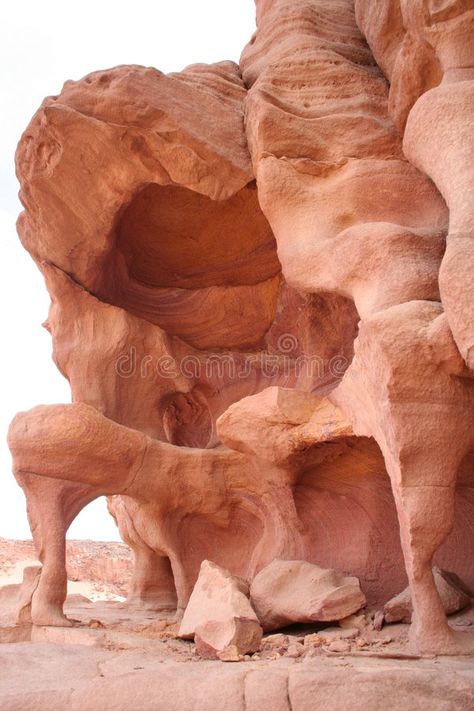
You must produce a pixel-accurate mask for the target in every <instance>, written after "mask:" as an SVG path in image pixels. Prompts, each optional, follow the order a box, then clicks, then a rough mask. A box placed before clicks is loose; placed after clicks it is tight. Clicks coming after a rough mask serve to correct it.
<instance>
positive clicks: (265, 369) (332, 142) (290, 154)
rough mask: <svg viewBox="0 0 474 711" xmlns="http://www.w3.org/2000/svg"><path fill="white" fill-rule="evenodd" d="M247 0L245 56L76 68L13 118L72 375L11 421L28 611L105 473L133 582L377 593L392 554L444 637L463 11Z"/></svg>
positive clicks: (466, 270)
mask: <svg viewBox="0 0 474 711" xmlns="http://www.w3.org/2000/svg"><path fill="white" fill-rule="evenodd" d="M256 6H257V7H256V9H257V32H256V33H255V35H254V36H253V38H252V39H251V41H250V43H249V44H248V45H247V47H246V48H245V49H244V51H243V54H242V57H241V60H240V66H237V65H236V64H234V63H232V62H222V63H219V64H215V65H209V66H207V65H194V66H192V67H189V68H187V69H185V70H184V71H183V72H180V73H179V74H170V75H164V74H162V73H161V72H159V71H157V70H155V69H146V68H143V67H137V66H130V67H128V66H122V67H118V68H115V69H111V70H107V71H102V72H96V73H94V74H91V75H89V76H87V77H85V78H84V79H82V80H80V81H78V82H67V83H66V84H65V85H64V87H63V90H62V91H61V93H60V94H59V95H58V96H57V97H49V98H47V99H45V101H44V102H43V104H42V106H41V107H40V109H39V110H38V112H37V113H36V114H35V116H34V117H33V119H32V121H31V123H30V125H29V127H28V128H27V130H26V131H25V133H24V134H23V137H22V139H21V141H20V145H19V148H18V152H17V171H18V176H19V179H20V183H21V192H20V196H21V199H22V201H23V205H24V208H25V209H24V212H23V213H22V215H21V216H20V220H19V233H20V237H21V240H22V242H23V244H24V246H25V248H26V249H27V250H28V251H29V252H30V254H31V256H32V258H33V259H34V260H35V262H36V263H37V265H38V267H39V268H40V269H41V271H42V272H43V274H44V277H45V280H46V285H47V288H48V290H49V293H50V295H51V309H50V313H49V317H48V321H47V328H48V329H49V330H50V332H51V336H52V340H53V357H54V360H55V363H56V365H57V366H58V368H59V369H60V370H61V372H62V373H63V374H64V375H65V376H66V377H67V378H68V380H69V382H70V384H71V392H72V400H73V404H71V405H56V406H40V407H38V408H35V409H33V410H31V411H30V412H28V413H20V414H19V415H18V416H17V417H16V418H15V420H14V421H13V423H12V425H11V429H10V434H9V442H10V447H11V451H12V455H13V460H14V473H15V476H16V478H17V480H18V483H19V484H20V485H21V486H22V487H23V489H24V491H25V494H26V498H27V502H28V513H29V517H30V523H31V528H32V532H33V536H34V540H35V544H36V547H37V550H38V554H39V557H40V560H41V562H42V565H43V567H42V572H41V576H40V580H39V584H38V587H37V589H36V591H35V594H34V596H33V599H32V607H31V616H32V619H33V622H36V624H49V625H64V624H67V620H66V619H65V617H64V614H63V610H62V607H63V603H64V599H65V595H66V567H65V533H66V530H67V528H68V526H69V525H70V523H71V521H72V520H73V519H74V517H75V516H76V515H77V514H78V513H79V511H80V510H81V509H82V508H83V507H84V506H86V505H87V504H88V503H89V502H90V501H91V500H93V499H94V498H95V497H97V496H100V495H107V496H109V497H110V498H109V508H110V511H111V513H112V515H113V516H114V517H115V519H116V521H117V525H118V527H119V530H120V533H121V535H122V537H123V539H124V540H125V541H126V542H127V543H129V545H130V546H131V547H132V548H133V550H134V553H135V568H134V574H133V578H132V581H131V586H130V593H129V604H130V605H135V606H143V607H146V608H148V609H151V610H153V609H155V610H160V609H169V608H170V607H177V608H178V610H179V611H180V613H182V611H183V610H184V609H185V608H186V606H187V604H188V601H189V598H190V595H191V592H192V590H193V587H194V584H195V582H196V580H197V578H198V575H199V570H200V566H201V564H202V561H203V560H206V559H210V560H213V561H215V562H216V564H218V565H220V566H222V567H223V568H225V569H227V570H229V571H230V572H231V573H232V574H233V575H237V576H241V577H243V578H245V579H247V580H249V581H252V580H253V579H254V578H255V576H256V575H257V574H258V573H259V571H261V570H262V569H263V568H265V566H267V565H269V564H270V563H271V562H272V561H273V560H275V559H283V560H301V561H307V562H308V563H314V564H317V565H319V566H321V567H324V568H331V569H335V570H350V571H351V572H352V573H353V574H354V575H355V576H357V577H358V578H359V579H360V581H361V587H362V590H363V593H364V594H365V595H366V598H367V600H368V602H369V603H370V604H372V603H376V604H378V605H379V606H380V605H382V604H383V603H384V602H385V601H386V600H387V599H389V598H390V597H391V596H392V595H394V594H395V593H396V592H397V591H399V590H400V589H403V587H404V586H405V585H406V577H408V580H409V583H410V586H411V596H412V601H413V608H414V614H413V628H412V638H413V642H414V644H415V645H416V646H417V648H418V649H420V650H422V651H428V652H433V651H435V652H436V651H443V652H449V651H456V649H457V646H456V642H455V640H454V638H453V635H452V634H451V632H450V630H449V628H448V625H447V622H446V616H445V613H444V610H443V606H442V603H441V600H440V598H439V595H438V592H437V590H436V586H435V584H434V580H433V576H432V573H431V568H432V562H433V557H434V555H435V554H436V556H437V558H436V562H437V563H438V564H440V565H442V566H443V567H444V568H446V569H449V570H455V572H456V573H458V574H459V575H460V576H461V577H462V578H463V579H464V580H466V581H467V583H468V584H470V585H472V584H474V562H473V558H472V556H469V555H466V549H465V541H467V540H468V538H469V535H470V523H469V521H472V520H473V513H474V512H473V503H472V502H473V500H474V499H473V496H472V490H473V481H474V469H473V461H474V459H473V451H474V426H473V425H474V380H473V378H472V375H473V367H474V361H473V343H474V325H473V324H474V314H473V311H472V305H473V304H474V298H473V294H472V288H473V283H474V282H473V280H472V278H471V275H472V271H473V270H472V267H473V254H474V252H473V249H472V244H473V242H472V239H473V237H472V235H473V231H474V222H473V213H472V194H473V190H474V188H473V185H474V177H473V176H474V173H473V170H472V164H473V161H472V160H471V159H470V156H471V154H473V156H474V153H473V151H474V144H473V140H474V139H473V136H474V133H473V131H472V123H473V121H474V106H473V101H472V97H473V96H474V92H473V90H472V85H473V75H474V64H473V52H474V50H473V43H472V40H471V34H470V33H471V29H472V22H473V10H472V8H471V7H470V5H469V3H464V2H462V0H452V1H450V2H447V3H442V4H441V5H440V4H439V3H436V2H428V0H416V2H404V1H402V0H382V1H381V2H377V3H374V2H371V1H370V0H355V2H354V0H257V2H256ZM455 512H456V513H455ZM399 530H400V533H401V536H400V538H399V536H398V532H399ZM451 532H452V533H451ZM399 541H400V542H401V545H400V543H399ZM404 561H405V565H404ZM405 571H406V572H405Z"/></svg>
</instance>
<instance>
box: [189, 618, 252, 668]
mask: <svg viewBox="0 0 474 711" xmlns="http://www.w3.org/2000/svg"><path fill="white" fill-rule="evenodd" d="M194 641H195V642H196V653H197V654H198V655H199V656H200V657H202V658H203V659H221V660H222V661H239V659H240V657H242V656H243V655H244V654H249V653H252V652H258V651H259V649H260V646H261V643H262V628H261V627H260V625H259V623H258V622H257V620H256V619H248V618H245V617H234V618H232V619H229V620H224V621H217V620H210V621H209V622H206V623H204V624H203V625H200V626H199V627H197V628H196V632H195V636H194Z"/></svg>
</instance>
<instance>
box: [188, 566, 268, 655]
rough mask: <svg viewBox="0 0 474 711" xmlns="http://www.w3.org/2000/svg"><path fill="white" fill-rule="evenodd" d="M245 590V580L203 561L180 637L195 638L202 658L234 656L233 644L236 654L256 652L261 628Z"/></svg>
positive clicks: (246, 586)
mask: <svg viewBox="0 0 474 711" xmlns="http://www.w3.org/2000/svg"><path fill="white" fill-rule="evenodd" d="M248 593H249V588H248V585H247V583H246V582H245V581H244V580H242V579H241V578H237V577H235V576H234V575H232V574H231V573H229V571H227V570H224V569H223V568H220V567H219V566H218V565H216V564H215V563H211V561H208V560H205V561H203V562H202V564H201V569H200V572H199V577H198V579H197V582H196V585H195V586H194V590H193V592H192V594H191V597H190V599H189V603H188V606H187V608H186V610H185V612H184V615H183V619H182V620H181V626H180V628H179V636H180V637H183V638H184V639H192V638H193V637H194V640H195V642H196V652H197V654H198V655H199V656H201V657H203V658H204V659H219V658H220V657H219V654H221V653H224V652H226V653H225V655H224V656H226V657H227V656H235V654H234V653H233V651H232V650H230V648H231V647H232V648H233V647H235V649H236V654H237V655H238V656H242V655H244V654H247V653H248V652H257V651H258V650H259V649H260V645H261V641H262V634H263V631H262V628H261V626H260V623H259V621H258V618H257V616H256V614H255V612H254V610H253V608H252V606H251V604H250V601H249V599H248V597H247V596H248ZM226 650H227V651H226ZM223 661H224V660H223ZM225 661H238V660H234V659H232V660H231V659H227V658H226V659H225Z"/></svg>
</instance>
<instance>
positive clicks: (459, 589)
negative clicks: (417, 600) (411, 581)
mask: <svg viewBox="0 0 474 711" xmlns="http://www.w3.org/2000/svg"><path fill="white" fill-rule="evenodd" d="M433 577H434V581H435V585H436V589H437V590H438V593H439V596H440V598H441V602H442V603H443V607H444V611H445V612H446V614H447V615H452V614H453V613H454V612H459V610H463V609H464V608H465V607H467V606H468V605H469V604H470V603H471V598H470V596H469V591H468V590H467V589H466V588H465V586H464V584H463V583H462V581H461V580H460V579H459V578H458V576H457V575H455V574H454V573H449V572H447V571H446V570H441V568H438V567H436V566H435V567H434V568H433ZM412 612H413V606H412V602H411V593H410V588H409V587H407V588H405V590H403V591H402V592H401V593H399V594H398V595H396V596H395V597H393V598H392V599H391V600H389V601H388V602H387V603H386V604H385V605H384V608H383V617H384V621H385V622H405V623H410V622H411V615H412ZM376 629H377V627H376Z"/></svg>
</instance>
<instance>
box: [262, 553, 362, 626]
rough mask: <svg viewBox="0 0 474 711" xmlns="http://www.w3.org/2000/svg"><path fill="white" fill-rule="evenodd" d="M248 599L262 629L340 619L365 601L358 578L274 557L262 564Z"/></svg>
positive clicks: (301, 562) (357, 608)
mask: <svg viewBox="0 0 474 711" xmlns="http://www.w3.org/2000/svg"><path fill="white" fill-rule="evenodd" d="M250 600H251V603H252V606H253V608H254V610H255V612H256V613H257V617H258V619H259V620H260V624H261V625H262V627H263V629H264V630H274V629H278V628H279V627H285V626H286V625H290V624H294V623H297V622H299V623H310V622H330V621H335V620H340V619H343V618H344V617H347V616H348V615H351V614H353V613H354V612H357V611H358V610H360V609H361V608H362V607H364V605H365V596H364V594H363V593H362V591H361V589H360V585H359V580H358V579H357V578H355V577H349V576H345V575H343V574H342V573H339V572H337V571H336V570H330V569H324V568H320V567H319V566H317V565H313V564H312V563H307V562H306V561H301V560H274V561H273V562H272V563H270V565H268V566H266V568H263V570H261V571H260V572H259V573H258V574H257V575H256V577H255V578H254V580H253V582H252V585H251V587H250Z"/></svg>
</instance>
